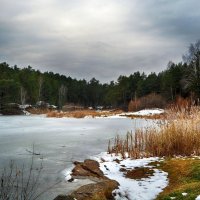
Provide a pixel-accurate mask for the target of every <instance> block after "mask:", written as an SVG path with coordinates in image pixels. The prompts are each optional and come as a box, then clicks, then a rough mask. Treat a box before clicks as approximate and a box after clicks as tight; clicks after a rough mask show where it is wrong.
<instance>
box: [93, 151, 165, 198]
mask: <svg viewBox="0 0 200 200" xmlns="http://www.w3.org/2000/svg"><path fill="white" fill-rule="evenodd" d="M93 159H95V160H97V161H98V162H99V164H100V169H101V170H102V171H103V173H104V174H105V175H106V176H107V177H108V178H110V179H113V180H116V181H117V182H118V183H119V184H120V186H119V189H116V190H115V191H113V194H115V199H116V200H151V199H155V197H156V196H157V195H158V194H159V193H160V192H162V190H163V189H164V188H165V187H166V186H167V185H168V179H167V173H166V172H164V171H161V170H159V169H155V168H153V166H149V165H148V164H149V163H151V162H154V161H159V160H160V159H159V158H157V157H151V158H142V159H135V160H132V159H130V158H126V159H124V160H123V159H122V157H121V156H115V155H114V154H112V155H111V154H108V153H101V154H100V155H98V156H96V157H94V158H93ZM116 159H117V160H120V162H116ZM122 166H123V168H125V169H129V170H130V169H134V168H136V167H148V168H152V169H153V171H154V173H153V175H152V176H150V177H148V178H142V179H139V180H135V179H129V178H126V177H125V176H124V173H123V172H121V171H120V169H121V168H122Z"/></svg>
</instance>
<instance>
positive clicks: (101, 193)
mask: <svg viewBox="0 0 200 200" xmlns="http://www.w3.org/2000/svg"><path fill="white" fill-rule="evenodd" d="M74 165H75V167H74V169H73V170H72V174H71V175H72V177H73V178H86V177H87V178H88V177H89V178H96V183H91V184H88V185H84V186H81V187H80V188H78V189H77V190H76V191H74V192H72V193H71V194H70V195H68V196H62V195H59V196H57V197H56V198H55V199H54V200H113V199H114V197H113V195H112V192H113V190H115V189H117V188H118V186H119V183H118V182H117V181H115V180H110V179H109V178H107V177H106V176H104V174H103V172H102V171H101V170H100V168H99V163H98V162H97V161H94V160H90V159H87V160H85V161H84V162H74Z"/></svg>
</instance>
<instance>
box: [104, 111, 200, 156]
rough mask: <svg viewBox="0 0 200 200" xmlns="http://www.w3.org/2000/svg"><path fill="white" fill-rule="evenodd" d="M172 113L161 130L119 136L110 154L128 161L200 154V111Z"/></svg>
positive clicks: (111, 147) (109, 146)
mask: <svg viewBox="0 0 200 200" xmlns="http://www.w3.org/2000/svg"><path fill="white" fill-rule="evenodd" d="M168 113H170V114H169V115H168V116H167V121H164V122H163V123H161V124H160V125H159V126H158V127H154V128H148V129H146V130H144V129H141V130H136V131H135V133H134V134H132V133H127V135H126V138H125V139H122V138H120V137H119V136H117V137H116V138H115V141H114V144H113V146H112V145H111V143H110V142H109V145H108V152H109V153H116V154H119V153H120V154H121V155H122V156H123V157H124V158H125V157H131V158H141V157H144V156H145V157H147V156H169V157H170V156H174V155H182V156H190V155H200V108H199V107H191V109H190V112H185V110H184V111H179V112H173V110H170V111H168ZM170 117H171V118H170Z"/></svg>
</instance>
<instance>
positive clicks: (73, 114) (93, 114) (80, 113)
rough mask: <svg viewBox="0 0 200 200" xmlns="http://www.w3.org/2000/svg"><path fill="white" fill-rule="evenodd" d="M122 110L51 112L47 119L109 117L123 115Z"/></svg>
mask: <svg viewBox="0 0 200 200" xmlns="http://www.w3.org/2000/svg"><path fill="white" fill-rule="evenodd" d="M122 112H123V111H122V110H106V111H96V110H89V109H85V110H75V111H71V112H58V111H51V112H48V113H47V117H58V118H60V117H73V118H84V117H86V116H91V117H101V116H104V117H107V116H111V115H116V114H120V113H122Z"/></svg>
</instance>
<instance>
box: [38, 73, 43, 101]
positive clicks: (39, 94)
mask: <svg viewBox="0 0 200 200" xmlns="http://www.w3.org/2000/svg"><path fill="white" fill-rule="evenodd" d="M42 84H43V78H42V76H40V77H39V80H38V101H40V100H41V96H42Z"/></svg>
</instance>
